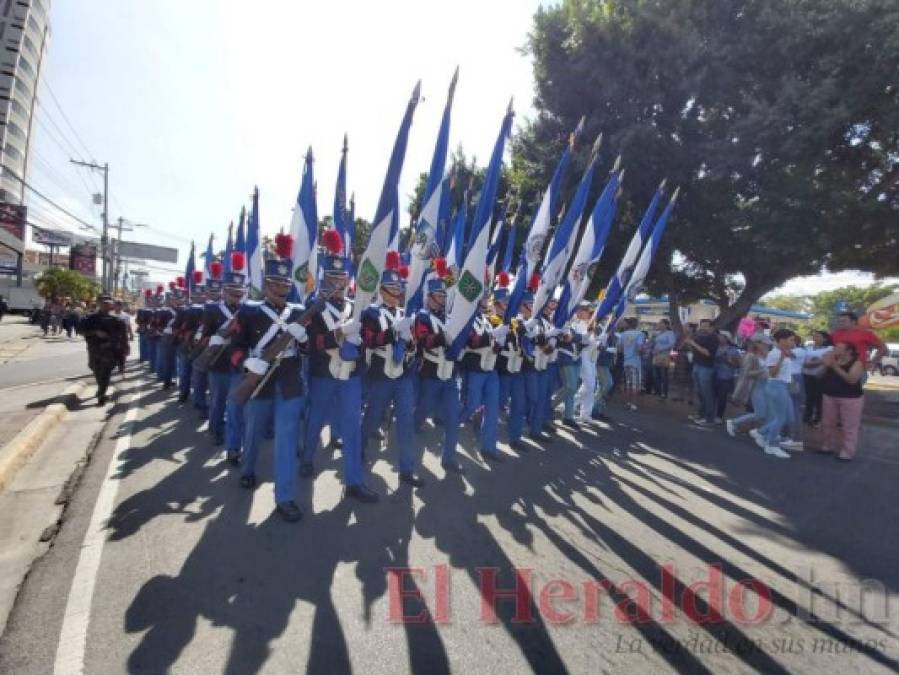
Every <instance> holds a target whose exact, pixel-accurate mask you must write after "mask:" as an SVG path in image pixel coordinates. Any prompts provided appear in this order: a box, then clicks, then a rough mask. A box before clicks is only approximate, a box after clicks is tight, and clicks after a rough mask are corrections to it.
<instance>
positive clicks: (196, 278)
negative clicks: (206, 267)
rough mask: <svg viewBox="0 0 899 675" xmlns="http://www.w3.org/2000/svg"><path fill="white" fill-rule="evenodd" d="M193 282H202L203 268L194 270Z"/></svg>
mask: <svg viewBox="0 0 899 675" xmlns="http://www.w3.org/2000/svg"><path fill="white" fill-rule="evenodd" d="M194 283H195V284H202V283H203V270H194Z"/></svg>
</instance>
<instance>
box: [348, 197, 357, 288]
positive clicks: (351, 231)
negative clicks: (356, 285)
mask: <svg viewBox="0 0 899 675" xmlns="http://www.w3.org/2000/svg"><path fill="white" fill-rule="evenodd" d="M355 241H356V193H355V192H354V193H353V194H351V195H350V208H349V210H348V211H347V218H346V257H347V260H349V261H350V263H351V265H350V274H351V276H355V273H354V272H353V267H352V266H353V265H355V263H356V261H355V260H354V259H353V244H354V242H355Z"/></svg>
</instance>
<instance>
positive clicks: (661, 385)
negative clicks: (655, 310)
mask: <svg viewBox="0 0 899 675" xmlns="http://www.w3.org/2000/svg"><path fill="white" fill-rule="evenodd" d="M676 342H677V338H676V337H675V336H674V331H673V330H671V322H670V321H669V320H668V319H661V320H660V321H659V322H658V323H657V324H656V334H655V337H653V339H652V384H653V393H655V395H656V396H658V397H659V398H661V399H667V398H668V376H669V370H670V369H671V350H672V349H674V345H675V343H676Z"/></svg>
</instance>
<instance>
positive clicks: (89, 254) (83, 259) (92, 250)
mask: <svg viewBox="0 0 899 675" xmlns="http://www.w3.org/2000/svg"><path fill="white" fill-rule="evenodd" d="M69 269H73V270H76V271H78V272H81V273H82V274H83V275H85V276H86V277H95V276H97V246H96V245H95V244H88V243H83V244H74V245H73V246H72V248H71V250H70V251H69Z"/></svg>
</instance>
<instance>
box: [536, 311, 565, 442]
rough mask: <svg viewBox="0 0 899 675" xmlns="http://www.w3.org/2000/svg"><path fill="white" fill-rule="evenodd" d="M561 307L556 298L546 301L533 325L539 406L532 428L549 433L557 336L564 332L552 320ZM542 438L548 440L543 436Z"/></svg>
mask: <svg viewBox="0 0 899 675" xmlns="http://www.w3.org/2000/svg"><path fill="white" fill-rule="evenodd" d="M558 306H559V303H558V300H556V298H554V297H553V298H550V299H549V300H547V301H546V304H545V305H544V306H543V309H542V310H541V312H540V315H539V316H538V317H536V324H531V325H532V326H533V327H534V328H533V329H534V330H535V334H534V344H535V345H536V349H535V350H534V370H536V371H537V405H536V406H535V407H534V415H535V419H534V423H533V425H532V427H536V428H537V429H540V430H542V432H547V431H548V430H549V429H551V428H552V427H551V426H550V424H551V418H552V415H551V413H552V390H553V388H554V380H555V376H556V367H555V361H556V358H557V357H558V353H557V349H556V345H557V339H556V336H557V335H559V333H561V332H562V331H560V330H559V329H558V328H556V327H555V324H553V321H552V318H553V314H554V312H555V311H556V307H558ZM547 436H548V434H547ZM541 438H543V439H544V440H546V438H544V437H543V436H542V435H541Z"/></svg>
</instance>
